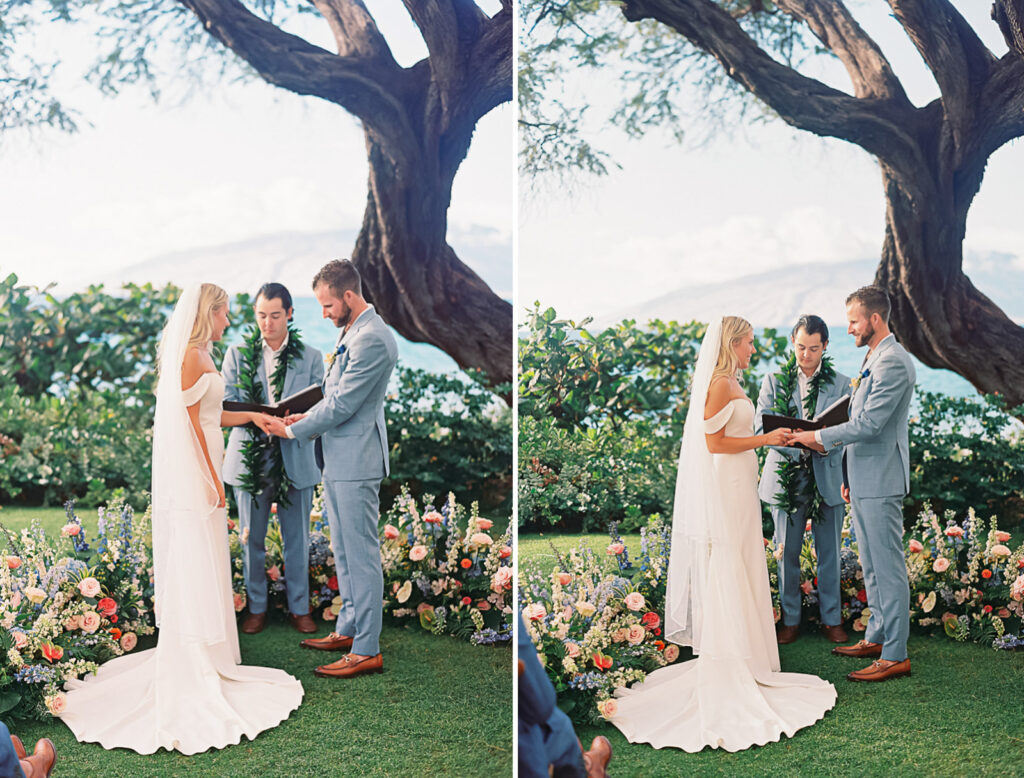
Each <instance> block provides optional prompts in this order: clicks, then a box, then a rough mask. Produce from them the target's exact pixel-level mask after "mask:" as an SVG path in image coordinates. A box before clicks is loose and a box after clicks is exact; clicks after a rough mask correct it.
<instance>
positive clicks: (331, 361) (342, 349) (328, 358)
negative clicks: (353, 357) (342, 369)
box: [324, 343, 345, 368]
mask: <svg viewBox="0 0 1024 778" xmlns="http://www.w3.org/2000/svg"><path fill="white" fill-rule="evenodd" d="M344 353H345V344H344V343H342V344H341V345H340V346H338V348H337V350H336V351H335V352H334V353H333V354H328V355H327V356H326V357H324V359H325V360H326V361H327V367H328V368H330V367H331V366H333V365H334V360H336V359H337V358H338V357H339V356H341V355H342V354H344Z"/></svg>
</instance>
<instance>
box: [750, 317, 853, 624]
mask: <svg viewBox="0 0 1024 778" xmlns="http://www.w3.org/2000/svg"><path fill="white" fill-rule="evenodd" d="M790 342H791V343H792V344H793V356H792V357H791V358H790V360H789V362H788V363H787V364H786V365H784V366H783V368H782V370H781V371H780V372H778V373H769V374H768V375H766V376H765V377H764V382H763V383H762V384H761V394H760V396H759V397H758V398H757V413H756V416H755V419H756V423H757V427H758V428H757V429H756V430H755V431H754V434H755V435H759V434H761V427H762V421H761V419H762V418H763V415H764V414H765V413H766V412H768V413H781V414H783V415H786V416H795V417H797V418H801V419H813V418H814V417H815V416H816V415H817V414H819V413H821V412H822V411H824V410H825V409H826V408H828V407H829V406H830V405H832V404H833V403H834V402H836V401H837V400H839V399H840V398H841V397H843V396H844V395H846V394H849V392H850V379H849V378H847V377H846V376H844V375H842V374H841V373H837V372H836V371H835V370H834V369H833V368H832V362H831V360H830V359H828V358H827V357H825V349H826V348H827V347H828V326H827V325H826V324H825V322H824V321H823V320H822V319H821V318H820V317H818V316H814V315H804V316H801V317H800V320H799V321H798V322H797V323H796V326H795V327H793V333H792V335H791V336H790ZM842 453H843V452H842V450H841V449H840V448H836V449H834V450H832V451H831V452H830V453H828V454H820V453H817V452H811V451H805V450H803V449H797V448H785V447H778V448H776V447H774V446H773V447H772V448H771V449H770V450H769V451H768V456H767V458H766V459H765V463H764V470H763V471H762V473H761V483H760V485H759V486H758V490H757V491H758V495H759V496H760V498H761V499H762V500H763V501H764V502H766V503H768V504H769V505H771V506H772V519H774V521H775V544H776V546H777V547H779V548H781V549H782V558H781V559H780V560H779V604H780V606H781V608H780V609H781V611H782V614H781V617H780V619H779V620H780V622H781V623H780V625H779V630H778V641H779V643H780V644H786V643H792V642H794V641H795V640H796V639H797V638H798V637H800V551H801V549H802V548H803V541H804V528H805V526H806V524H807V521H808V520H811V521H812V524H811V531H812V533H813V535H814V550H815V552H816V554H817V579H818V587H817V588H818V605H819V608H820V612H821V624H822V628H821V629H822V632H823V633H824V634H825V637H826V638H828V639H829V640H831V641H832V642H833V643H845V642H846V640H847V635H846V632H845V631H844V630H843V626H842V623H843V617H842V601H841V594H840V591H839V538H840V535H841V533H842V529H843V514H844V513H845V505H844V503H843V497H842V493H841V488H842V483H843V474H842V466H841V465H842ZM786 483H792V484H793V486H792V487H791V489H790V491H791V492H792V493H791V494H788V493H787V492H786V487H785V486H784V484H786ZM809 514H816V515H809Z"/></svg>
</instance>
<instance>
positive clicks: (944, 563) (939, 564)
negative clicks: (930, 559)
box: [932, 556, 949, 573]
mask: <svg viewBox="0 0 1024 778" xmlns="http://www.w3.org/2000/svg"><path fill="white" fill-rule="evenodd" d="M948 569H949V560H948V559H946V557H944V556H940V557H939V558H938V559H936V560H935V562H934V563H933V564H932V570H934V571H935V572H936V573H944V572H946V570H948Z"/></svg>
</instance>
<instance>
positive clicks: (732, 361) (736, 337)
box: [712, 316, 754, 378]
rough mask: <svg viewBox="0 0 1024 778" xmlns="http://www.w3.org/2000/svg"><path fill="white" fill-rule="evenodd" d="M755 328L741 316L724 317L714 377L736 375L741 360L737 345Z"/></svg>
mask: <svg viewBox="0 0 1024 778" xmlns="http://www.w3.org/2000/svg"><path fill="white" fill-rule="evenodd" d="M753 329H754V327H753V325H752V324H751V323H750V322H749V321H747V320H746V319H744V318H742V317H740V316H723V317H722V345H721V346H720V347H719V349H718V363H717V364H716V365H715V372H714V374H713V376H712V377H713V378H714V377H717V376H720V375H724V376H730V377H732V376H735V375H736V371H737V370H739V367H740V360H739V357H737V356H736V349H735V346H736V344H737V343H739V341H741V340H743V338H745V337H746V336H747V333H749V332H751V331H753Z"/></svg>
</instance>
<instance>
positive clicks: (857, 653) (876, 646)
mask: <svg viewBox="0 0 1024 778" xmlns="http://www.w3.org/2000/svg"><path fill="white" fill-rule="evenodd" d="M832 653H833V654H838V655H839V656H852V657H857V658H858V659H863V658H865V657H877V656H881V655H882V644H881V643H869V642H868V641H866V640H858V641H857V642H856V643H854V644H853V645H852V646H836V647H835V648H833V649H832Z"/></svg>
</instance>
